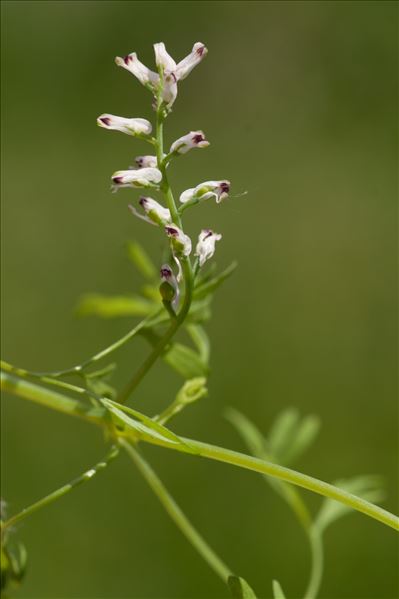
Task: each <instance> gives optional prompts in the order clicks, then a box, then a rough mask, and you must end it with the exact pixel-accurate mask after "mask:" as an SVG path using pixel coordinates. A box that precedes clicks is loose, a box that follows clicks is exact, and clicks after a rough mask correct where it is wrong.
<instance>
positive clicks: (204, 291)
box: [193, 262, 237, 299]
mask: <svg viewBox="0 0 399 599" xmlns="http://www.w3.org/2000/svg"><path fill="white" fill-rule="evenodd" d="M236 268H237V262H232V264H230V266H228V267H227V268H226V269H225V270H224V271H223V272H221V273H220V274H219V275H217V276H216V277H213V278H212V279H210V280H209V281H206V282H204V283H200V284H199V285H197V287H196V288H195V289H194V294H193V297H194V298H195V299H201V298H203V297H206V296H207V295H209V294H210V293H213V292H214V291H215V290H216V289H217V288H218V287H219V286H220V285H221V284H222V283H223V282H224V281H225V280H226V279H228V277H229V276H230V275H231V274H232V273H233V272H234V271H235V269H236Z"/></svg>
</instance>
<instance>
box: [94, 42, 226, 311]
mask: <svg viewBox="0 0 399 599" xmlns="http://www.w3.org/2000/svg"><path fill="white" fill-rule="evenodd" d="M154 51H155V62H156V65H157V72H154V71H151V70H150V69H149V68H148V67H146V66H145V65H144V64H143V63H142V62H140V60H139V59H138V58H137V54H136V53H135V52H132V53H130V54H128V55H127V56H125V57H123V58H121V57H119V56H118V57H116V59H115V62H116V64H117V65H118V66H121V67H123V68H124V69H126V70H127V71H129V72H130V73H132V74H133V75H134V76H135V77H137V79H138V80H139V81H140V83H142V84H143V85H144V86H145V87H146V88H147V89H149V90H150V91H151V93H152V94H153V96H154V103H153V107H154V109H155V111H156V115H157V118H156V130H155V136H153V127H152V125H151V123H150V122H149V121H148V120H147V119H143V118H137V117H134V118H125V117H120V116H115V115H113V114H102V115H101V116H99V117H98V119H97V124H98V125H99V126H100V127H103V128H104V129H110V130H114V131H120V132H122V133H125V134H127V135H132V136H134V137H137V138H139V139H143V140H145V141H147V142H148V143H149V144H151V145H152V146H153V147H154V149H155V154H151V155H145V156H137V157H136V158H135V159H134V166H130V167H129V168H128V169H126V170H120V171H116V172H115V173H114V174H113V175H112V190H113V191H118V190H119V189H121V188H124V187H130V188H141V189H143V188H145V189H151V190H153V191H155V192H159V191H160V192H162V193H163V195H164V197H165V199H166V202H167V207H166V206H164V205H162V204H160V203H159V202H158V201H157V200H155V199H153V198H152V197H147V196H141V197H140V198H139V200H138V206H139V208H140V209H139V210H138V209H136V207H135V206H133V205H132V204H129V208H130V210H131V212H132V213H133V214H134V215H135V216H137V217H138V218H140V219H142V220H144V221H145V222H147V223H149V224H151V225H155V226H158V227H161V228H162V229H163V230H164V233H165V235H166V238H168V239H169V242H170V249H171V254H172V257H173V259H174V261H175V262H176V264H177V266H178V274H177V276H176V277H175V275H174V274H173V271H172V269H171V267H170V266H169V265H167V264H165V265H163V266H162V268H161V295H162V297H163V299H164V301H165V298H166V297H172V295H173V297H174V303H175V302H176V299H177V297H178V295H179V290H178V282H180V280H181V279H182V277H183V270H184V269H183V268H182V264H183V266H184V265H187V264H188V265H189V266H188V269H189V270H188V272H191V273H192V265H191V262H190V258H189V256H190V254H191V252H192V245H193V244H192V242H191V239H190V237H189V236H188V235H186V233H185V232H184V231H183V228H182V220H181V216H182V213H183V211H184V210H185V209H186V208H188V207H190V206H192V205H194V204H198V203H200V202H202V201H204V200H207V199H210V198H214V199H215V200H216V202H217V203H219V202H221V201H222V200H224V199H225V198H227V197H228V194H229V190H230V182H229V181H227V180H221V181H205V182H203V183H200V184H198V185H196V186H195V187H192V188H190V189H187V190H185V191H183V192H182V193H181V194H180V197H179V199H180V206H179V207H178V206H176V204H175V201H174V199H173V194H172V191H171V189H170V186H169V183H168V179H167V167H168V166H169V164H170V162H171V161H172V160H173V159H174V158H176V157H178V156H181V155H183V154H186V153H187V152H189V151H190V150H191V149H193V148H206V147H207V146H209V142H208V141H207V139H206V137H205V134H204V133H203V131H190V132H189V133H187V134H186V135H183V136H181V137H179V138H178V139H176V141H174V142H173V143H172V144H171V146H170V148H169V151H168V152H167V153H164V150H163V137H162V124H163V121H164V120H165V118H166V117H167V115H168V114H169V112H170V111H171V109H172V106H173V104H174V102H175V100H176V97H177V93H178V83H179V82H180V81H182V80H183V79H185V78H186V77H187V75H189V73H191V71H192V70H193V68H194V67H195V66H196V65H198V64H199V63H200V62H201V61H202V59H203V58H204V57H205V56H206V54H207V52H208V51H207V49H206V47H205V46H204V44H202V43H200V42H197V43H196V44H194V46H193V49H192V51H191V52H190V54H188V56H186V57H185V58H183V60H181V61H180V62H178V63H176V62H175V60H174V59H173V58H172V57H171V56H170V54H168V52H167V50H166V48H165V44H164V43H162V42H161V43H157V44H154ZM221 237H222V236H221V235H220V234H219V233H215V232H214V231H212V230H211V229H203V230H202V231H201V233H200V234H199V237H198V242H197V244H196V247H195V252H194V256H195V257H196V260H195V263H194V276H195V274H196V272H197V271H198V269H199V268H201V267H202V266H203V265H204V264H205V262H206V261H207V260H209V259H210V258H211V257H212V256H213V254H214V252H215V244H216V241H219V240H220V239H221ZM186 283H187V281H186ZM172 291H173V293H172Z"/></svg>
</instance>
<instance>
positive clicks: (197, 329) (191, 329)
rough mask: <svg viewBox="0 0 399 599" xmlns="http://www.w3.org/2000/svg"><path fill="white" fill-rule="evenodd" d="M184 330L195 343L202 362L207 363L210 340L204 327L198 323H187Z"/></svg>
mask: <svg viewBox="0 0 399 599" xmlns="http://www.w3.org/2000/svg"><path fill="white" fill-rule="evenodd" d="M186 330H187V332H188V334H189V335H190V337H191V339H192V340H193V342H194V343H195V346H196V348H197V349H198V353H199V355H200V357H201V360H202V361H203V362H204V364H208V363H209V355H210V342H209V337H208V335H207V334H206V331H205V329H204V328H203V327H202V326H201V325H200V324H188V325H187V326H186Z"/></svg>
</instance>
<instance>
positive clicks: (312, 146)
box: [2, 1, 398, 599]
mask: <svg viewBox="0 0 399 599" xmlns="http://www.w3.org/2000/svg"><path fill="white" fill-rule="evenodd" d="M2 10H3V19H2V27H3V69H2V77H3V144H4V145H3V189H2V199H3V252H2V260H3V268H2V276H3V285H2V293H3V302H2V308H3V323H2V324H3V326H2V334H3V340H2V345H3V355H4V357H5V358H6V359H7V360H8V361H10V362H12V363H14V364H16V365H19V366H22V367H26V368H30V369H36V370H43V369H44V370H51V369H58V368H63V367H68V366H70V365H72V364H74V363H76V362H78V361H80V360H82V359H84V358H85V357H87V356H89V355H91V354H92V353H94V352H95V351H96V350H98V349H99V348H101V347H102V346H104V345H106V344H108V343H110V342H111V341H112V340H114V339H116V338H118V336H120V335H121V334H123V332H125V331H127V330H128V329H129V328H131V326H132V319H131V318H124V319H118V320H112V321H111V320H108V321H100V320H96V319H87V320H84V319H79V318H77V316H76V314H74V308H75V306H76V302H77V298H78V297H79V296H80V295H81V294H82V293H83V292H86V291H98V292H104V293H114V292H115V293H129V292H133V291H135V290H136V289H137V288H138V287H139V286H140V284H141V280H140V277H139V275H138V274H137V273H136V272H135V271H134V269H133V268H132V266H131V264H130V263H129V262H128V260H127V258H126V255H125V249H124V244H125V242H126V240H127V239H136V240H138V241H140V242H141V243H142V244H144V246H145V247H146V248H147V250H148V251H149V253H150V254H151V255H152V257H153V258H154V260H156V261H158V260H159V255H160V252H161V249H162V247H161V244H160V241H159V236H157V231H156V230H155V228H154V229H151V230H149V228H148V227H146V226H145V225H144V224H142V223H140V222H139V221H136V220H135V219H133V218H131V216H130V215H129V213H128V212H127V209H126V205H127V203H128V201H129V200H130V199H131V198H132V197H135V195H136V192H134V191H132V192H129V191H126V190H123V191H122V192H120V193H119V194H117V195H116V196H115V195H111V193H110V190H109V177H110V175H111V173H112V172H113V171H115V170H116V169H120V168H126V167H127V165H128V164H130V163H131V162H132V159H133V157H134V156H135V155H137V154H142V153H145V151H146V146H145V144H143V142H140V141H137V140H132V139H130V138H128V137H127V136H123V135H119V134H118V133H108V132H106V131H104V130H101V129H99V128H97V127H96V125H95V119H96V117H97V116H98V115H99V114H101V113H102V112H111V113H114V114H120V115H125V116H141V117H145V118H152V112H151V108H150V104H151V100H150V97H149V95H148V92H147V91H146V90H145V89H144V88H142V87H141V86H140V84H139V83H138V82H137V81H136V80H135V79H134V78H133V77H132V76H131V75H130V74H129V73H127V72H125V71H123V70H122V69H118V68H116V67H115V65H114V63H113V58H114V56H116V55H124V54H126V53H128V52H131V51H134V50H135V51H137V52H138V53H139V56H140V58H141V59H142V60H143V61H144V62H145V63H148V64H153V63H152V61H153V57H152V43H153V42H156V41H161V40H163V41H165V42H166V44H167V47H168V49H169V51H170V52H171V53H172V54H173V55H174V56H176V57H177V58H179V59H180V58H181V57H183V56H185V55H186V54H187V53H188V51H189V50H190V49H191V46H192V44H193V43H194V42H196V41H198V40H200V41H202V42H204V43H205V44H206V45H207V46H208V48H209V55H208V57H207V58H206V60H205V61H204V62H203V63H202V64H201V65H200V66H199V67H198V68H197V69H196V70H195V71H193V73H192V74H191V75H190V77H189V78H188V79H187V80H185V81H184V82H183V83H182V84H181V86H180V89H179V97H178V99H177V101H176V103H175V108H174V111H173V114H172V115H171V117H170V118H169V120H168V122H167V128H166V137H167V141H169V142H171V141H173V140H174V139H176V138H177V137H179V136H180V135H182V134H184V133H185V132H187V131H188V130H190V129H203V130H204V131H205V132H206V134H207V137H208V138H209V139H210V141H211V142H212V145H211V146H210V148H209V149H208V150H206V151H201V152H195V153H194V152H193V153H192V154H189V155H188V156H187V157H185V158H182V159H181V160H180V161H178V162H177V163H176V165H175V168H174V170H173V176H172V179H173V184H174V186H175V189H176V190H177V191H178V192H181V191H182V190H184V189H186V188H187V187H191V186H193V184H194V185H195V184H196V183H198V182H199V181H202V180H206V179H220V178H228V179H231V181H232V184H233V188H232V192H233V194H239V193H241V192H243V191H248V194H247V195H246V196H243V197H239V198H232V199H231V200H230V201H228V202H226V203H224V204H223V205H220V206H216V205H215V204H214V203H213V202H209V203H207V204H206V205H204V206H202V208H201V209H200V210H196V211H192V212H191V213H190V214H189V216H188V218H187V227H188V230H189V233H190V234H192V235H194V234H196V232H197V231H198V229H199V228H200V227H203V226H212V227H213V228H215V230H217V231H220V232H221V233H223V241H222V242H220V243H219V244H218V247H217V256H216V259H217V263H218V266H219V268H223V267H225V266H227V265H228V264H229V263H230V262H231V261H232V259H235V258H236V259H237V260H238V262H239V268H238V270H237V272H236V274H235V275H234V276H233V278H231V279H230V280H229V281H228V282H227V283H226V284H225V286H224V287H223V288H222V289H221V290H220V291H219V293H218V294H217V297H216V300H215V302H214V309H213V320H212V322H211V323H209V325H208V326H207V329H208V332H209V333H210V335H211V338H212V343H213V346H212V348H213V349H212V374H211V377H210V380H209V387H210V397H209V398H208V399H206V400H204V401H202V402H201V403H200V404H199V405H196V406H194V407H192V408H191V409H189V410H187V411H186V412H185V413H184V414H182V415H181V416H180V417H179V418H178V419H176V422H175V423H174V429H175V430H176V432H178V433H183V434H185V435H187V436H192V437H194V438H199V439H202V440H207V441H210V442H215V443H217V444H221V445H226V446H228V447H232V448H237V449H244V446H243V444H242V442H241V440H240V439H239V438H238V436H237V434H236V433H235V431H234V430H233V429H232V428H231V426H230V425H229V424H228V423H227V422H226V420H225V419H224V416H223V411H224V409H225V407H226V406H229V405H230V406H234V407H236V408H238V409H240V410H242V411H243V412H244V413H245V414H246V415H248V416H249V417H251V418H252V419H253V420H254V421H255V422H256V423H257V424H258V426H259V427H260V428H261V429H262V430H264V431H265V432H267V430H268V428H269V427H270V424H271V422H272V421H273V418H274V417H275V416H276V414H277V413H278V412H279V411H280V410H281V409H283V408H286V407H289V406H296V407H298V408H299V409H300V411H301V413H303V414H308V413H316V414H318V415H319V416H320V417H321V419H322V422H323V426H322V431H321V434H320V437H319V438H318V440H317V443H316V444H315V446H314V448H313V450H311V451H310V452H309V453H308V454H307V455H306V456H305V457H304V458H303V459H302V461H301V463H300V464H299V465H298V467H299V468H300V469H301V470H302V471H304V472H308V473H310V474H313V475H315V476H316V477H320V478H322V479H325V480H328V481H332V480H334V479H336V478H338V477H349V476H351V475H354V474H364V473H380V474H381V475H383V477H384V481H385V486H386V493H387V495H386V500H385V502H384V506H385V507H386V508H387V509H390V510H394V511H395V510H396V507H397V501H396V496H395V475H396V471H397V465H398V464H397V455H398V453H397V450H398V447H397V428H396V427H397V404H396V375H397V352H396V330H397V328H396V325H397V322H396V320H397V312H396V299H397V298H396V200H397V177H396V159H397V146H396V121H397V75H396V68H397V58H396V56H397V53H396V50H397V48H396V46H397V4H396V3H395V2H384V1H381V2H372V1H370V2H360V1H355V2H340V1H337V2H317V1H315V2H301V1H295V2H230V1H228V2H129V1H125V2H118V1H112V2H109V1H103V2H97V1H92V2H82V1H77V2H75V1H68V2H62V1H61V2H52V1H50V2H37V1H29V2H25V1H18V2H3V5H2ZM147 352H148V347H147V346H146V345H145V343H144V341H141V340H138V341H137V342H136V343H133V344H132V345H130V346H129V347H128V348H127V349H126V350H124V351H122V352H121V353H120V368H119V370H118V373H117V375H116V377H115V378H114V382H115V383H116V384H117V385H121V384H123V383H124V382H125V381H126V380H127V378H128V377H129V373H130V372H131V371H132V368H134V367H135V366H136V365H137V364H138V363H139V362H140V361H141V360H142V359H143V358H144V357H145V355H147ZM179 384H180V380H179V379H178V377H177V376H175V375H174V374H173V373H171V372H170V371H168V370H167V367H166V366H165V365H163V364H158V365H157V366H156V367H155V368H154V371H153V374H152V376H148V377H147V379H146V380H145V381H144V382H143V384H142V385H141V388H140V392H139V393H138V395H137V398H136V400H135V402H136V403H135V405H136V406H137V408H138V409H141V410H143V411H147V412H148V413H149V414H151V413H154V412H157V411H158V410H159V409H161V407H162V406H165V404H166V402H167V401H168V400H169V399H170V398H171V397H172V396H173V395H174V393H175V391H176V390H177V388H178V386H179ZM2 413H3V469H2V474H3V484H2V494H3V495H4V496H5V498H6V499H7V500H8V502H9V510H10V511H11V512H12V513H15V512H16V511H18V510H20V509H21V508H22V507H24V506H26V505H28V504H29V503H31V502H33V501H34V500H36V499H38V498H39V497H41V496H43V495H44V494H45V493H47V492H50V491H51V490H53V489H54V488H57V486H59V485H61V484H62V483H64V482H65V481H67V480H69V479H71V478H73V477H74V476H75V475H77V474H78V473H80V472H81V471H82V470H83V469H84V468H86V467H88V466H90V465H91V464H92V463H95V461H97V460H98V459H99V458H100V457H101V456H102V454H103V451H104V442H103V439H102V437H101V435H100V433H99V431H97V430H96V429H95V428H94V427H90V426H89V425H86V424H84V423H81V422H78V421H75V420H74V419H68V418H67V417H64V416H62V415H59V414H56V413H52V412H50V411H46V410H45V409H41V408H40V407H38V406H35V405H31V404H29V403H28V402H24V401H22V400H20V399H17V398H14V397H11V396H10V397H9V396H5V397H4V400H3V407H2ZM145 454H146V456H147V457H148V458H149V459H150V460H151V462H152V464H153V465H154V466H155V467H156V468H157V470H158V472H159V473H160V475H161V477H162V479H163V480H164V482H165V483H166V484H167V486H168V487H169V489H170V490H171V491H172V492H173V493H174V495H175V497H176V499H177V500H178V502H179V503H180V504H181V505H182V506H183V507H184V509H185V510H186V512H187V514H188V515H189V516H190V517H191V518H192V520H193V522H194V523H195V525H196V526H197V527H198V528H199V530H200V531H202V533H203V534H204V535H205V537H206V538H207V539H208V540H209V542H210V543H211V544H212V545H213V546H214V547H215V548H216V549H217V551H218V552H219V553H220V554H221V555H222V556H223V557H224V559H225V560H226V561H227V563H229V564H230V565H231V567H232V568H233V569H234V570H235V571H236V572H238V573H239V574H241V575H242V576H244V577H246V578H247V579H248V580H249V581H250V583H251V584H252V586H253V587H254V588H255V590H256V591H257V593H258V594H259V596H261V597H270V596H271V580H272V579H273V578H277V579H279V580H280V582H281V583H282V585H283V588H284V589H285V591H286V593H287V596H288V597H299V596H300V595H301V593H302V592H303V589H304V586H305V583H306V579H307V575H308V567H309V555H308V549H307V546H306V539H305V538H304V537H303V534H302V532H301V530H300V529H299V527H298V525H297V523H296V521H295V520H294V518H293V516H292V515H291V513H290V512H289V511H288V510H287V508H286V506H285V505H284V504H283V503H282V502H281V501H280V500H279V499H278V498H277V496H275V495H274V494H273V493H272V491H271V490H270V489H269V487H268V486H267V485H265V484H264V481H263V480H262V478H261V477H259V476H256V475H255V474H252V473H248V472H244V471H240V470H238V469H234V468H232V467H229V466H225V465H222V464H216V463H211V462H207V461H205V460H201V459H196V458H193V457H190V456H184V455H178V454H176V455H174V454H173V453H172V452H168V451H166V450H162V449H157V448H146V451H145ZM305 495H306V499H307V500H308V502H309V505H310V506H312V507H313V508H314V509H315V508H316V507H317V505H318V504H319V503H320V500H319V498H317V497H315V496H312V495H311V494H309V493H305ZM18 535H19V538H20V539H21V540H23V541H24V543H25V544H26V546H27V549H28V552H29V570H28V574H27V578H26V581H25V584H24V585H23V587H22V588H21V589H20V590H19V591H18V592H16V593H15V597H19V598H21V599H22V598H23V599H30V598H36V599H38V598H41V599H56V598H57V599H72V598H76V599H78V598H80V599H89V598H90V599H94V598H101V599H115V598H124V599H125V598H126V599H127V598H129V599H130V598H131V599H133V598H139V597H140V598H141V597H142V598H148V599H150V598H159V599H160V598H166V599H171V598H176V599H177V598H179V599H183V598H189V599H196V598H198V599H200V598H201V599H204V598H207V599H211V598H221V597H227V596H228V591H227V590H226V589H225V588H224V586H223V585H222V584H221V582H220V581H219V580H218V579H217V578H216V577H215V575H214V574H213V572H212V571H210V570H209V569H208V567H207V566H206V564H205V563H203V562H202V560H201V558H199V557H198V556H197V555H196V553H195V552H194V550H193V549H192V548H191V546H189V545H188V544H187V542H186V541H185V539H184V538H183V537H182V536H181V534H180V532H179V531H178V530H177V529H176V528H175V527H174V525H173V524H172V522H171V521H170V520H169V519H168V517H167V515H166V514H165V513H164V511H163V509H162V508H161V507H160V505H159V504H158V501H157V499H156V498H155V496H153V495H152V494H151V491H150V490H149V489H148V488H147V486H146V483H145V482H144V481H143V480H142V479H141V478H140V475H139V474H138V472H137V471H135V469H134V467H133V465H132V464H131V463H129V461H128V459H127V458H125V457H122V458H121V459H120V460H118V461H117V462H115V463H114V464H113V466H112V467H110V468H109V469H108V470H107V471H106V472H104V473H102V474H101V475H100V476H99V477H98V478H97V479H96V480H95V481H93V482H92V483H91V484H89V485H85V486H84V487H82V488H80V489H79V490H77V491H75V492H74V493H73V494H71V495H69V496H68V497H67V498H65V499H63V500H62V501H60V502H58V503H56V504H53V505H52V506H51V507H49V508H47V509H46V510H43V511H42V512H40V513H39V512H38V513H37V514H36V515H35V516H33V517H32V518H31V519H29V520H28V521H26V522H25V524H24V525H23V526H21V528H20V529H19V531H18ZM396 557H397V544H396V538H395V534H394V533H393V531H391V530H389V529H387V528H385V527H383V526H381V525H379V524H377V523H375V522H374V521H372V520H369V519H367V518H366V517H363V516H361V515H358V514H356V515H351V516H348V517H346V518H345V519H343V520H341V521H340V522H339V523H338V524H337V525H336V526H335V527H333V528H332V529H331V530H329V531H328V533H327V535H326V568H325V577H324V580H323V585H322V590H321V597H322V598H324V599H338V598H339V599H344V598H351V599H355V598H359V599H360V598H362V599H366V598H367V599H371V598H372V599H377V598H379V599H383V598H393V597H397V593H398V587H397V578H396Z"/></svg>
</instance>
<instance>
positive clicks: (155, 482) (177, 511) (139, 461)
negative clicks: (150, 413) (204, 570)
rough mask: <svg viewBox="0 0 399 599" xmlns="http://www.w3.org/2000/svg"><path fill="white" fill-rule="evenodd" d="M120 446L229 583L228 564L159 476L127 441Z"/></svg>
mask: <svg viewBox="0 0 399 599" xmlns="http://www.w3.org/2000/svg"><path fill="white" fill-rule="evenodd" d="M119 443H120V445H122V447H124V449H125V450H126V452H127V453H128V454H129V456H130V457H131V459H132V460H133V462H134V463H135V464H136V466H137V468H138V469H139V470H140V472H141V474H142V475H143V476H144V478H145V479H146V481H147V482H148V484H149V485H150V487H151V489H152V490H153V491H154V493H155V495H156V496H157V497H158V499H159V501H160V502H161V503H162V505H163V507H164V508H165V510H166V511H167V513H168V514H169V516H170V517H171V518H172V520H173V521H174V523H175V524H176V526H177V527H178V528H179V529H180V530H181V532H182V533H183V534H184V536H185V537H186V539H187V540H188V541H189V542H190V543H191V545H192V546H193V547H194V548H195V549H196V550H197V551H198V553H199V554H200V555H201V557H203V559H204V560H205V561H206V562H207V563H208V565H209V566H210V567H211V568H212V570H213V571H214V572H215V573H216V574H217V575H218V576H219V577H220V578H221V579H222V580H223V581H224V582H227V579H228V577H229V576H231V574H232V572H231V570H230V569H229V568H228V567H227V566H226V564H225V563H224V562H223V561H222V560H221V559H220V557H219V556H218V555H217V554H216V553H215V552H214V550H213V549H212V548H211V547H210V546H209V545H208V543H207V542H206V541H205V539H204V538H203V537H202V536H201V535H200V534H199V532H198V531H197V530H196V529H195V528H194V526H193V525H192V524H191V522H190V521H189V519H188V518H187V516H186V515H185V514H184V512H183V511H182V510H181V508H180V507H179V506H178V504H177V503H176V501H175V500H174V499H173V497H172V496H171V494H170V493H169V491H168V490H167V489H166V487H165V485H164V484H163V482H162V481H161V480H160V479H159V477H158V475H157V474H156V473H155V472H154V470H153V469H152V467H151V466H150V465H149V464H148V462H147V461H146V460H145V459H144V458H143V456H142V455H141V454H140V453H139V452H138V451H137V449H135V448H134V447H133V445H131V444H130V443H128V442H127V441H125V440H123V439H121V440H120V441H119Z"/></svg>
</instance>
